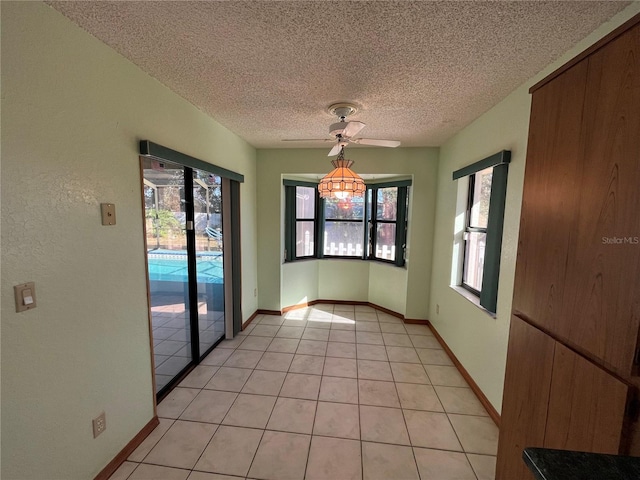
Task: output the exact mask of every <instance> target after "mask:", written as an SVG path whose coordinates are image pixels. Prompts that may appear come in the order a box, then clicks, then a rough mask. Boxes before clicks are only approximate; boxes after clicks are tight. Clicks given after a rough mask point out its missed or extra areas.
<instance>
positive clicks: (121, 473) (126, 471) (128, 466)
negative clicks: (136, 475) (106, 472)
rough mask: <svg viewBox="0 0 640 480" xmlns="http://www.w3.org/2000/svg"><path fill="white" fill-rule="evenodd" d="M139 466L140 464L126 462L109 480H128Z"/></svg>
mask: <svg viewBox="0 0 640 480" xmlns="http://www.w3.org/2000/svg"><path fill="white" fill-rule="evenodd" d="M137 466H138V464H137V463H135V462H124V463H123V464H122V465H120V466H119V467H118V469H117V470H116V471H115V472H113V474H112V475H111V476H110V477H109V480H127V478H129V475H131V474H132V473H133V471H134V470H135V469H136V467H137Z"/></svg>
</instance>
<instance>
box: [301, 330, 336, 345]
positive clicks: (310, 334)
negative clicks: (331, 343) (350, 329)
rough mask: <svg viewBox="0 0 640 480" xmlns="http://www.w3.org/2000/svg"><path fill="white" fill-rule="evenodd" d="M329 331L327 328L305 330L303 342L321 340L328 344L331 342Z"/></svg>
mask: <svg viewBox="0 0 640 480" xmlns="http://www.w3.org/2000/svg"><path fill="white" fill-rule="evenodd" d="M329 331H330V330H328V329H326V328H310V327H307V328H305V329H304V333H303V334H302V340H320V341H323V342H326V341H328V340H329Z"/></svg>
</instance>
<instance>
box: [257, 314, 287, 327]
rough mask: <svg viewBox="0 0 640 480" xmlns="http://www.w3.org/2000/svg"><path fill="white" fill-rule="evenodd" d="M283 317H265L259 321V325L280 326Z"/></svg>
mask: <svg viewBox="0 0 640 480" xmlns="http://www.w3.org/2000/svg"><path fill="white" fill-rule="evenodd" d="M283 322H284V317H282V316H280V315H265V316H264V317H262V319H261V320H260V325H282V323H283Z"/></svg>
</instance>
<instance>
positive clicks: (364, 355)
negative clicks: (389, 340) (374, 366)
mask: <svg viewBox="0 0 640 480" xmlns="http://www.w3.org/2000/svg"><path fill="white" fill-rule="evenodd" d="M356 347H357V357H358V360H380V361H383V362H387V361H389V358H388V357H387V350H386V349H385V348H384V345H365V344H362V343H359V344H358V345H356Z"/></svg>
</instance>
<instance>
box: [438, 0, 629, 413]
mask: <svg viewBox="0 0 640 480" xmlns="http://www.w3.org/2000/svg"><path fill="white" fill-rule="evenodd" d="M638 11H640V3H639V2H634V4H632V5H631V6H630V7H628V8H627V9H625V10H624V11H623V12H621V13H620V14H618V15H617V16H615V17H614V18H613V19H612V20H611V21H609V22H607V23H606V24H604V25H602V26H601V27H600V28H598V29H597V30H596V31H595V32H593V33H592V34H591V35H589V36H588V37H587V38H586V39H585V40H583V41H582V42H580V44H578V45H577V46H576V47H575V48H573V49H571V50H570V51H569V52H567V53H566V54H565V55H563V56H562V58H561V59H559V60H558V61H557V62H555V63H554V64H553V65H550V66H549V67H547V68H546V69H545V70H544V71H542V72H540V74H538V75H536V76H535V77H534V78H532V79H531V80H529V81H527V82H526V83H525V84H524V85H522V86H521V87H519V88H518V89H516V90H515V91H514V92H513V93H511V94H510V95H509V96H508V97H506V98H505V99H504V100H503V101H502V102H500V103H499V104H498V105H496V106H495V107H493V108H492V109H491V110H489V111H488V112H487V113H485V114H484V115H482V116H481V117H480V118H478V119H477V120H476V121H474V122H473V123H472V124H471V125H469V126H468V127H466V128H464V129H463V130H462V131H461V132H459V133H458V134H457V135H455V136H454V137H453V138H451V139H449V141H447V142H446V143H445V144H444V145H442V147H441V148H440V163H439V172H438V195H437V205H438V208H437V213H436V225H435V242H434V249H433V250H434V256H433V258H434V261H433V272H432V284H431V300H430V310H429V319H430V320H431V322H432V323H433V325H434V326H435V327H436V329H437V330H438V332H439V333H440V334H441V335H442V337H443V338H444V340H445V341H446V342H447V344H448V345H449V346H450V347H451V349H452V350H453V352H454V353H455V355H456V356H457V357H458V359H459V360H460V361H461V363H462V364H463V366H464V367H465V368H466V369H467V371H468V372H469V373H470V375H471V376H472V377H473V379H474V380H475V381H476V383H477V384H478V386H479V387H480V388H481V389H482V391H483V392H484V393H485V395H486V396H487V397H488V399H489V400H490V401H491V403H492V404H493V406H494V407H495V408H496V409H497V410H498V411H500V410H501V406H502V389H503V381H504V370H505V359H506V352H507V341H508V335H509V320H510V311H511V297H512V295H513V280H514V273H515V259H516V250H517V242H518V229H519V221H520V203H521V201H522V185H523V180H524V164H525V158H526V146H527V134H528V127H529V110H530V107H531V97H530V95H529V93H528V89H529V87H530V86H531V85H533V84H534V83H536V82H537V81H538V80H540V79H542V78H544V77H545V76H546V75H547V74H549V73H551V72H552V71H553V70H555V69H556V68H557V67H559V66H561V65H563V64H564V63H566V62H567V61H568V60H570V59H571V58H573V57H574V56H575V55H577V54H578V53H580V52H581V51H583V50H584V49H585V48H587V47H588V46H589V45H591V44H593V43H594V42H595V41H596V40H598V39H599V38H601V37H602V36H604V35H606V34H607V33H608V32H610V31H611V30H613V29H614V28H615V27H617V26H618V25H620V24H621V23H623V22H624V21H625V20H627V19H629V18H630V17H632V16H633V15H634V14H636V13H638ZM500 150H511V152H512V159H511V165H510V167H509V179H508V186H507V199H506V210H505V220H504V236H503V242H502V255H501V264H500V285H499V288H498V308H497V317H496V318H493V317H491V316H490V315H488V314H487V313H486V312H484V311H482V310H481V309H479V308H478V307H477V306H476V305H474V304H472V303H471V302H470V301H469V300H467V299H466V298H464V297H463V296H461V295H460V294H459V293H458V292H456V291H454V290H453V289H451V288H450V286H449V285H450V283H451V281H450V280H451V276H452V275H451V270H452V256H453V251H452V246H453V236H454V220H455V216H456V200H457V199H456V196H457V185H456V182H454V181H453V180H452V179H451V175H452V173H453V171H454V170H456V169H458V168H460V167H463V166H465V165H469V164H471V163H473V162H475V161H477V160H480V159H482V158H485V157H487V156H489V155H491V154H493V153H496V152H498V151H500ZM437 305H439V306H440V313H439V314H437V313H436V310H437Z"/></svg>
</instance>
